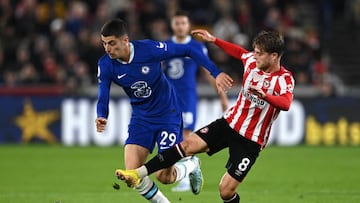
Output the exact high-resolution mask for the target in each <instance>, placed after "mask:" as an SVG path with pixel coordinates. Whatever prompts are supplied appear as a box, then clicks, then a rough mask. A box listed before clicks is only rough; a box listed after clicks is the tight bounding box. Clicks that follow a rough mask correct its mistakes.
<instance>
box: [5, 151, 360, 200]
mask: <svg viewBox="0 0 360 203" xmlns="http://www.w3.org/2000/svg"><path fill="white" fill-rule="evenodd" d="M152 156H153V155H152ZM200 158H201V159H202V169H203V173H204V178H205V184H204V188H203V191H202V192H201V193H200V194H199V195H197V196H194V195H192V193H191V192H183V193H173V192H171V191H170V189H171V187H172V186H173V185H161V184H159V187H160V188H161V190H162V191H163V192H164V193H165V194H166V195H167V197H168V198H169V200H170V201H171V202H182V203H183V202H184V203H195V202H196V203H202V202H203V203H209V202H214V203H215V202H222V201H221V199H220V197H219V194H218V183H219V180H220V178H221V176H222V174H223V173H224V172H225V168H224V165H225V163H226V159H227V151H226V150H224V151H222V152H221V153H219V154H216V155H214V156H213V157H211V158H209V157H208V156H207V155H205V154H202V155H200ZM118 167H121V168H122V167H123V151H122V147H121V146H117V147H109V148H100V147H83V148H81V147H61V146H39V145H16V146H15V145H12V146H8V145H0V202H1V203H18V202H19V203H20V202H21V203H23V202H27V203H32V202H34V203H35V202H36V203H39V202H46V203H55V202H58V203H60V202H61V203H73V202H75V203H79V202H89V203H99V202H120V203H139V202H146V201H145V200H144V199H143V198H142V197H140V196H139V195H138V194H137V193H136V192H135V191H134V190H132V189H129V188H127V187H126V186H125V185H124V184H120V185H121V189H120V190H118V191H116V190H114V189H113V188H112V184H113V183H114V182H115V181H116V179H115V177H114V170H115V169H116V168H118ZM239 193H240V195H241V202H242V203H246V202H249V203H250V202H251V203H257V202H258V203H260V202H266V203H289V202H291V203H298V202H299V203H300V202H305V203H338V202H340V203H358V202H360V148H359V147H306V146H298V147H275V146H271V147H268V148H266V149H265V150H264V151H263V152H261V154H260V157H259V158H258V160H257V163H256V164H255V166H254V167H253V169H252V170H251V172H250V174H249V175H248V177H247V178H246V179H245V182H244V183H243V184H242V185H241V186H240V187H239Z"/></svg>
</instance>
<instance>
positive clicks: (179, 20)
mask: <svg viewBox="0 0 360 203" xmlns="http://www.w3.org/2000/svg"><path fill="white" fill-rule="evenodd" d="M171 28H172V30H173V32H174V35H175V36H177V37H181V38H183V37H186V36H187V35H188V34H189V31H190V22H189V18H188V17H187V16H175V17H173V19H172V21H171Z"/></svg>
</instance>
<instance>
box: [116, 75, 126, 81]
mask: <svg viewBox="0 0 360 203" xmlns="http://www.w3.org/2000/svg"><path fill="white" fill-rule="evenodd" d="M125 75H126V73H124V74H122V75H118V76H117V78H118V79H119V80H120V79H121V78H123V77H125Z"/></svg>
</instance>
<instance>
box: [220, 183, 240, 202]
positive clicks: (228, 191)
mask: <svg viewBox="0 0 360 203" xmlns="http://www.w3.org/2000/svg"><path fill="white" fill-rule="evenodd" d="M236 189H237V188H236V187H233V186H229V185H228V184H225V183H223V182H221V183H220V185H219V192H220V196H221V198H222V199H230V198H232V197H234V195H235V193H236V191H237V190H236Z"/></svg>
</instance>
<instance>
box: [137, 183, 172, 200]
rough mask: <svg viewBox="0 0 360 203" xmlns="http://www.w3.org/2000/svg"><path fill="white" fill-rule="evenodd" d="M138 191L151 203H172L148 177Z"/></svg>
mask: <svg viewBox="0 0 360 203" xmlns="http://www.w3.org/2000/svg"><path fill="white" fill-rule="evenodd" d="M136 190H137V191H138V192H139V193H140V194H141V195H142V196H143V197H145V198H146V199H147V200H149V202H151V203H170V201H169V200H168V199H167V198H166V197H165V196H164V194H163V193H162V192H161V191H160V190H159V188H158V187H157V185H156V184H155V183H154V181H152V180H151V179H150V178H149V177H148V176H146V177H144V178H143V179H142V180H141V182H140V184H139V186H138V187H137V188H136Z"/></svg>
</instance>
